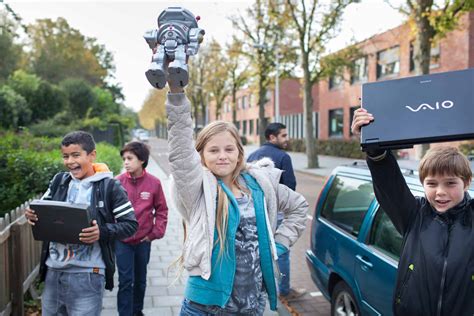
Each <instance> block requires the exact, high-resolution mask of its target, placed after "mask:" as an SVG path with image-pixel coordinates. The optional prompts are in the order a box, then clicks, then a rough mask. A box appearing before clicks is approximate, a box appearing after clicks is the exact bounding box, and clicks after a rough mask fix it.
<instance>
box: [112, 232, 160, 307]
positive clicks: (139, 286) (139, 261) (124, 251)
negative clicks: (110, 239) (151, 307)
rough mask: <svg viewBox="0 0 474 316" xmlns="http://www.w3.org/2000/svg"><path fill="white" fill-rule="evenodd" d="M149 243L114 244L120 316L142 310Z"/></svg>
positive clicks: (118, 242) (119, 242)
mask: <svg viewBox="0 0 474 316" xmlns="http://www.w3.org/2000/svg"><path fill="white" fill-rule="evenodd" d="M150 249H151V242H148V241H144V242H141V243H139V244H136V245H129V244H126V243H123V242H121V241H119V240H117V241H116V242H115V255H116V257H117V268H118V277H119V290H118V293H117V308H118V312H119V315H120V316H131V315H133V314H135V313H139V312H141V311H142V309H143V300H144V298H145V289H146V268H147V265H148V262H149V261H150Z"/></svg>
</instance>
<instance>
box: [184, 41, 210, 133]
mask: <svg viewBox="0 0 474 316" xmlns="http://www.w3.org/2000/svg"><path fill="white" fill-rule="evenodd" d="M209 54H210V50H209V46H208V45H205V46H201V48H200V49H199V54H198V55H196V56H193V58H191V59H190V60H189V67H188V69H189V85H188V87H187V89H186V90H187V91H188V96H189V98H190V101H191V107H192V112H193V116H194V129H195V131H197V130H198V126H199V120H198V118H199V110H201V116H202V123H203V124H202V125H204V124H205V123H206V122H205V118H206V112H207V106H206V104H205V102H204V99H205V98H204V96H205V95H206V96H207V95H208V93H209V92H208V91H205V89H207V88H208V85H207V81H208V79H209V78H208V77H207V74H208V71H207V70H206V68H207V66H208V64H209V62H208V57H209ZM206 99H207V98H206Z"/></svg>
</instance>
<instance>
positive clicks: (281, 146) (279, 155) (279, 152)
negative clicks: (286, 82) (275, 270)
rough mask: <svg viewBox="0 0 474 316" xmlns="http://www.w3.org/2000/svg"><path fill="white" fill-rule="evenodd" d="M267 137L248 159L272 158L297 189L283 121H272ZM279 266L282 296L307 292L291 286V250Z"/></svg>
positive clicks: (280, 218)
mask: <svg viewBox="0 0 474 316" xmlns="http://www.w3.org/2000/svg"><path fill="white" fill-rule="evenodd" d="M265 139H266V140H267V142H266V143H265V144H263V145H262V146H261V147H260V148H259V149H257V150H256V151H254V152H253V153H251V154H250V156H249V157H248V159H247V161H248V162H252V161H256V160H260V159H262V158H264V157H268V158H270V159H271V160H272V161H273V163H274V164H275V167H276V168H278V169H280V170H282V171H283V173H282V175H281V177H280V183H281V184H284V185H286V186H287V187H289V188H290V189H292V190H293V191H294V190H296V178H295V173H294V171H293V164H292V162H291V157H290V155H288V153H286V152H285V149H286V148H287V147H288V132H287V130H286V126H285V125H284V124H282V123H270V124H268V126H267V128H266V129H265ZM277 218H278V221H277V227H279V226H280V224H281V223H282V222H283V219H284V214H283V213H282V212H278V216H277ZM278 267H279V268H280V272H281V274H282V277H281V279H280V283H279V287H278V291H279V294H280V296H281V297H282V298H284V299H286V300H291V299H295V298H298V297H300V296H302V295H304V294H305V293H306V290H305V289H300V288H293V287H290V251H288V252H285V253H284V254H282V255H281V256H279V257H278Z"/></svg>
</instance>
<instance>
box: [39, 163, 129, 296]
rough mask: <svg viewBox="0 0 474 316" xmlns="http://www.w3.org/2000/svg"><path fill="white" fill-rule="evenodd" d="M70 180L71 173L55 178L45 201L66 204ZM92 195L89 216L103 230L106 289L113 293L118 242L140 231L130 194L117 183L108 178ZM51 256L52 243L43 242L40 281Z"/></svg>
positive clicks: (96, 184) (102, 247) (94, 188)
mask: <svg viewBox="0 0 474 316" xmlns="http://www.w3.org/2000/svg"><path fill="white" fill-rule="evenodd" d="M71 179H72V177H71V175H70V174H69V173H68V172H61V173H58V174H56V175H55V176H54V177H53V180H51V183H50V185H49V189H48V191H47V193H46V194H45V196H44V197H43V199H45V200H53V201H66V198H67V192H68V188H69V182H70V181H71ZM92 192H93V193H92V197H91V204H90V216H91V218H92V219H95V220H97V224H98V226H99V229H100V239H99V245H100V249H101V253H102V259H103V260H104V263H105V288H106V289H107V290H112V289H113V287H114V281H113V276H114V273H115V240H116V239H124V238H127V237H130V236H132V235H133V234H134V233H135V232H136V230H137V228H138V222H137V220H136V218H135V212H134V210H133V207H132V204H131V203H130V202H129V200H128V196H127V192H126V191H125V189H124V188H123V187H122V185H121V184H120V182H119V181H118V180H115V179H112V178H105V179H102V180H99V181H97V182H94V183H93V186H92ZM48 255H49V242H43V247H42V250H41V261H40V271H39V272H40V280H41V281H44V279H45V277H46V270H47V266H46V259H47V258H48Z"/></svg>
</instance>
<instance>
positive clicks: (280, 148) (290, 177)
mask: <svg viewBox="0 0 474 316" xmlns="http://www.w3.org/2000/svg"><path fill="white" fill-rule="evenodd" d="M265 139H266V140H267V142H266V143H265V144H263V145H262V146H260V148H259V149H257V150H256V151H254V152H253V153H251V154H250V156H249V157H248V158H247V161H248V162H252V161H255V160H260V159H262V158H264V157H268V158H270V159H271V160H272V161H273V163H274V164H275V168H278V169H280V170H282V171H283V173H282V175H281V177H280V183H281V184H284V185H286V186H287V187H289V188H290V189H292V190H293V191H295V190H296V178H295V173H294V171H293V164H292V162H291V157H290V155H288V153H287V152H286V151H285V150H286V149H287V148H288V132H287V130H286V126H285V125H284V124H282V123H270V124H268V126H267V128H266V129H265Z"/></svg>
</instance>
